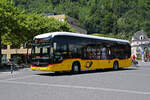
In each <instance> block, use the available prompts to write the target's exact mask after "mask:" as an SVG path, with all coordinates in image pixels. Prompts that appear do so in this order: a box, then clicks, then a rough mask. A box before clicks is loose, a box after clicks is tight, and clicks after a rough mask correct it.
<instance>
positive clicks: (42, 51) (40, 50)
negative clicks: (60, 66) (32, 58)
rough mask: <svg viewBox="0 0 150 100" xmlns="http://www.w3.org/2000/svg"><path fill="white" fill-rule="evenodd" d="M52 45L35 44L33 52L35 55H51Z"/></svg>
mask: <svg viewBox="0 0 150 100" xmlns="http://www.w3.org/2000/svg"><path fill="white" fill-rule="evenodd" d="M51 53H52V52H51V45H42V44H41V45H34V46H33V48H32V54H35V55H39V56H40V55H41V56H42V55H45V56H46V55H47V56H49V55H50V54H51Z"/></svg>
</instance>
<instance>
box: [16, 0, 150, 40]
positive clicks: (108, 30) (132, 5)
mask: <svg viewBox="0 0 150 100" xmlns="http://www.w3.org/2000/svg"><path fill="white" fill-rule="evenodd" d="M14 2H15V6H17V7H18V8H20V9H24V10H25V11H26V13H38V14H42V13H48V12H55V13H57V14H66V15H69V16H71V17H74V18H76V19H78V20H79V21H80V25H81V26H82V27H85V28H86V29H87V30H88V33H89V34H91V33H102V34H114V35H120V36H125V38H130V37H131V35H133V34H134V33H135V32H136V31H138V30H142V29H143V30H144V31H145V32H147V33H148V36H150V28H149V27H150V17H149V15H150V6H149V5H150V1H149V0H14Z"/></svg>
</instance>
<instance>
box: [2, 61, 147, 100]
mask: <svg viewBox="0 0 150 100" xmlns="http://www.w3.org/2000/svg"><path fill="white" fill-rule="evenodd" d="M139 66H140V67H130V68H125V69H121V70H118V71H112V70H100V71H89V72H82V73H81V74H74V75H72V74H70V73H60V74H53V73H50V72H41V71H31V70H30V69H22V70H19V71H16V72H14V73H13V75H11V74H10V72H0V99H1V100H150V63H149V62H146V63H141V62H140V63H139Z"/></svg>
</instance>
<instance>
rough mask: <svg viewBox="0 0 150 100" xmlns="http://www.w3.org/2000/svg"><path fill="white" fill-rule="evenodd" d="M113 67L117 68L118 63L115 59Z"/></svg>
mask: <svg viewBox="0 0 150 100" xmlns="http://www.w3.org/2000/svg"><path fill="white" fill-rule="evenodd" d="M113 69H114V70H118V69H119V64H118V62H117V61H115V62H114V65H113Z"/></svg>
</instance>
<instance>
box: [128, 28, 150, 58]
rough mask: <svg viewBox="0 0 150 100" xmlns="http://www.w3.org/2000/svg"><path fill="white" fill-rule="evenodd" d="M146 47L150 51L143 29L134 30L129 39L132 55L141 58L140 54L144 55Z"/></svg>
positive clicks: (149, 41)
mask: <svg viewBox="0 0 150 100" xmlns="http://www.w3.org/2000/svg"><path fill="white" fill-rule="evenodd" d="M146 49H147V50H148V51H150V39H149V38H148V36H147V34H146V33H145V32H144V30H141V31H138V32H136V33H135V34H134V35H133V36H132V40H131V51H132V53H131V54H132V56H133V55H135V57H138V58H142V55H143V57H144V54H145V52H146ZM142 59H144V58H142Z"/></svg>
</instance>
